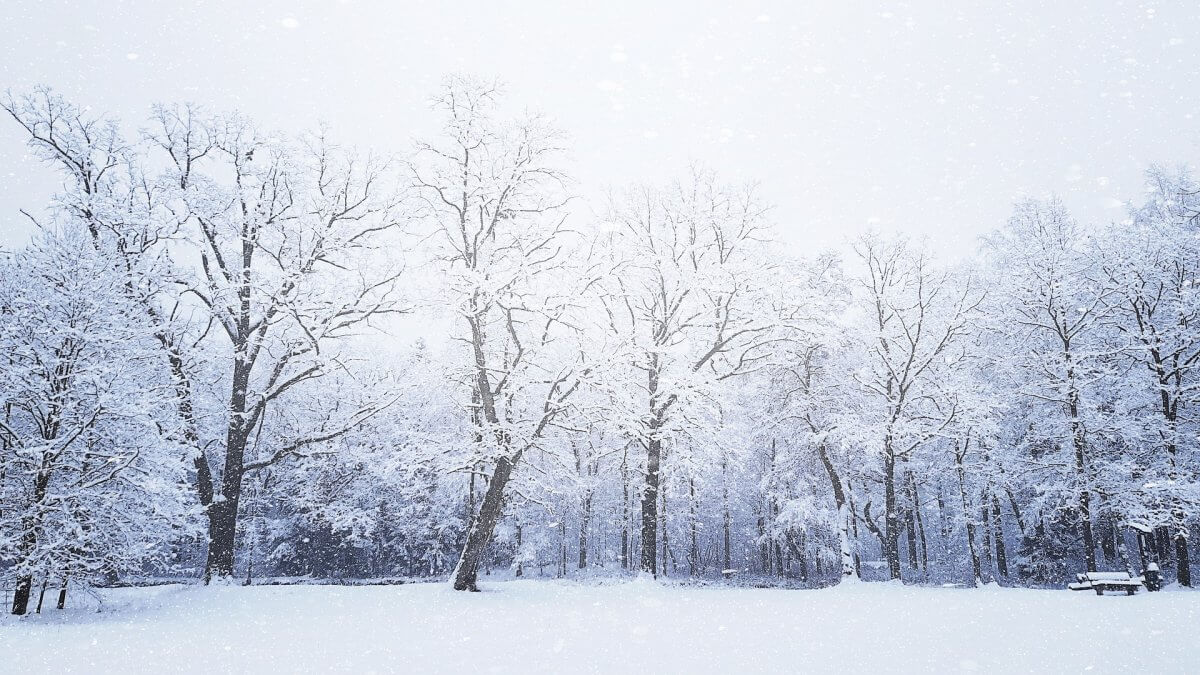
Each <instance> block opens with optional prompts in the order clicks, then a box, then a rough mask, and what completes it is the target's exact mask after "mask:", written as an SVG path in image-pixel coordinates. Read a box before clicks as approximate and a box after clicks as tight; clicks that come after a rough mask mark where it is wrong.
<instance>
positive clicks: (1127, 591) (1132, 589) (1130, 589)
mask: <svg viewBox="0 0 1200 675" xmlns="http://www.w3.org/2000/svg"><path fill="white" fill-rule="evenodd" d="M1135 591H1137V587H1136V586H1129V587H1127V588H1126V589H1125V595H1133V594H1134V592H1135Z"/></svg>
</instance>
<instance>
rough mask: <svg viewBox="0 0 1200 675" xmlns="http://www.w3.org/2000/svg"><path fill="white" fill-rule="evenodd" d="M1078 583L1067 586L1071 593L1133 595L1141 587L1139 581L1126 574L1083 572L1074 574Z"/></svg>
mask: <svg viewBox="0 0 1200 675" xmlns="http://www.w3.org/2000/svg"><path fill="white" fill-rule="evenodd" d="M1075 578H1076V579H1078V580H1079V581H1078V583H1074V584H1067V588H1069V589H1071V590H1073V591H1087V590H1093V591H1096V595H1104V591H1125V594H1126V595H1133V594H1134V593H1137V590H1138V589H1139V588H1141V587H1142V582H1141V580H1140V579H1134V578H1131V577H1130V576H1129V573H1128V572H1083V573H1082V574H1076V575H1075Z"/></svg>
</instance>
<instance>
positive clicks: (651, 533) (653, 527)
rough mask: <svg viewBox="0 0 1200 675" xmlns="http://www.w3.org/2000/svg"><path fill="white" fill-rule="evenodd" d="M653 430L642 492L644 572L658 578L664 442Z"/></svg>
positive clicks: (647, 449)
mask: <svg viewBox="0 0 1200 675" xmlns="http://www.w3.org/2000/svg"><path fill="white" fill-rule="evenodd" d="M656 431H657V430H651V432H650V433H651V435H650V441H649V442H648V443H647V444H646V446H647V447H646V485H645V488H644V489H643V491H642V560H641V563H642V566H641V570H642V572H646V573H649V574H650V575H651V576H655V577H657V576H658V472H659V463H660V462H661V461H662V441H661V440H659V438H658V437H657V433H656Z"/></svg>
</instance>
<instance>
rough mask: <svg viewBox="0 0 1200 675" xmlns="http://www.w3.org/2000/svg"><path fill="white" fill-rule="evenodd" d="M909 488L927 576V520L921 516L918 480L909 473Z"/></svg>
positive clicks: (923, 568) (922, 565)
mask: <svg viewBox="0 0 1200 675" xmlns="http://www.w3.org/2000/svg"><path fill="white" fill-rule="evenodd" d="M908 486H909V491H910V493H911V495H910V497H911V499H912V505H913V516H914V517H915V518H916V521H917V534H918V535H919V538H920V542H921V569H922V570H924V574H925V576H928V575H929V543H928V541H927V540H926V538H925V519H924V518H923V517H922V516H921V495H920V493H919V492H917V478H916V476H914V475H913V473H912V472H911V471H909V472H908Z"/></svg>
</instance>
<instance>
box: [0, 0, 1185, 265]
mask: <svg viewBox="0 0 1200 675" xmlns="http://www.w3.org/2000/svg"><path fill="white" fill-rule="evenodd" d="M952 4H954V3H947V2H941V1H928V2H927V1H920V2H911V3H878V4H877V3H866V2H814V3H808V2H794V1H793V2H781V3H766V2H764V3H754V2H738V3H729V4H728V5H726V4H715V3H703V2H701V3H697V2H682V1H679V2H670V3H667V2H660V3H648V2H605V3H574V2H546V3H535V2H520V3H518V2H453V3H451V2H428V3H424V2H420V3H404V2H395V3H383V2H380V3H371V2H361V1H356V0H349V1H344V2H337V1H327V2H227V1H222V0H217V1H207V2H196V3H194V4H193V5H191V6H186V7H185V6H183V5H184V3H175V2H140V1H138V2H128V1H127V2H118V1H113V0H109V1H107V2H94V3H91V2H81V3H77V4H73V3H64V2H49V1H48V2H34V1H32V0H5V1H4V2H2V3H0V86H3V87H11V88H12V89H13V90H14V91H15V92H21V91H25V90H27V89H29V88H30V87H32V86H33V85H35V84H38V83H44V84H49V85H51V86H53V87H55V88H56V89H57V90H58V91H59V92H60V93H62V94H64V95H66V96H68V97H69V98H71V99H73V100H75V101H76V102H78V103H80V104H85V105H91V106H92V107H93V108H95V109H97V110H103V111H106V112H110V113H112V114H114V115H117V116H119V117H121V118H123V119H124V120H126V121H127V122H128V123H130V125H131V127H134V126H136V125H138V124H141V122H142V120H143V119H144V118H145V116H146V114H147V112H148V109H149V106H150V105H151V104H152V103H153V102H156V101H179V100H190V101H195V102H199V103H202V104H205V105H207V106H210V107H214V108H220V109H228V108H236V109H239V110H241V111H243V112H245V113H248V114H250V115H252V116H254V117H256V118H257V119H258V120H259V121H260V122H261V123H262V124H263V125H265V126H270V127H275V128H280V129H284V130H297V129H299V128H302V127H306V126H310V125H312V124H313V123H314V122H315V121H317V120H324V121H327V122H329V123H330V124H331V125H332V126H333V129H334V132H335V135H336V136H339V137H341V138H343V139H345V140H346V141H348V142H351V143H354V144H358V145H360V146H370V147H373V148H378V149H381V150H389V151H390V150H397V151H402V150H405V149H407V148H408V147H409V144H410V141H411V139H412V137H413V135H414V133H419V132H422V131H425V132H427V131H429V130H430V129H431V127H432V124H431V118H430V115H429V113H428V112H427V111H426V109H425V105H424V102H425V99H426V98H427V96H428V95H429V94H430V93H432V92H433V91H434V89H435V88H436V86H437V83H438V82H439V80H440V79H441V77H442V76H443V74H445V73H447V72H450V71H465V72H471V73H475V74H479V75H484V76H499V77H501V78H503V79H504V80H505V81H507V82H508V84H509V87H508V88H509V93H510V98H511V100H512V101H514V102H517V103H520V104H522V105H524V104H528V105H530V106H532V107H536V108H540V109H541V110H543V111H545V112H547V113H549V114H550V115H552V116H554V117H555V118H556V119H557V121H558V124H559V125H560V126H561V127H563V128H564V129H565V130H566V131H567V132H569V133H570V134H571V136H572V137H573V139H574V149H575V159H574V174H575V175H576V176H577V177H578V179H579V180H580V181H581V185H582V189H583V190H584V191H585V194H595V193H597V192H599V191H600V189H601V188H602V187H604V186H605V185H609V184H618V185H619V184H624V183H627V182H630V181H635V180H663V179H666V178H669V177H671V176H672V175H676V174H679V173H681V172H682V171H683V170H685V169H686V167H687V165H688V164H689V162H691V161H693V160H694V161H699V162H703V163H705V164H707V165H709V166H711V167H714V168H717V169H718V170H720V171H721V172H723V173H724V174H725V175H727V176H729V177H731V178H736V179H739V180H740V179H758V180H760V181H762V183H763V187H764V190H765V194H766V196H767V198H768V199H769V200H770V201H772V202H773V203H775V204H777V205H778V209H777V210H776V212H775V217H776V221H777V222H778V225H779V229H780V232H781V237H782V239H783V240H784V241H785V242H786V243H787V244H788V245H789V246H791V247H793V248H794V250H795V251H796V252H797V253H801V254H803V253H806V252H809V251H811V250H812V249H813V248H816V247H824V246H830V245H838V244H839V243H841V242H843V241H844V240H845V239H846V238H847V237H848V236H850V235H853V234H854V233H857V232H860V231H862V230H863V229H865V228H867V227H872V226H874V227H878V228H880V229H883V230H885V231H886V230H893V229H896V230H903V231H907V232H911V233H914V234H917V235H928V236H929V237H930V239H931V242H932V243H933V245H934V246H935V248H938V249H940V250H942V251H944V252H947V253H949V254H951V255H956V254H961V253H964V252H967V251H969V250H972V249H973V247H974V242H975V237H976V236H977V235H978V234H980V233H983V232H985V231H988V230H990V229H992V228H994V227H996V226H997V225H999V224H1000V223H1002V222H1003V220H1004V219H1005V218H1006V217H1007V215H1008V212H1009V208H1010V205H1011V203H1012V202H1013V201H1014V200H1015V199H1017V198H1019V197H1020V196H1022V195H1026V194H1033V195H1042V194H1045V193H1048V192H1057V193H1059V194H1060V195H1061V196H1062V197H1063V198H1064V200H1065V201H1066V202H1067V204H1068V206H1070V207H1071V208H1072V209H1073V211H1074V212H1075V213H1076V215H1077V216H1078V217H1080V219H1081V220H1085V221H1096V220H1110V219H1119V218H1120V217H1121V211H1120V208H1118V204H1119V201H1120V200H1124V199H1130V198H1134V197H1136V196H1137V194H1138V192H1139V191H1140V186H1141V172H1142V171H1143V169H1144V168H1145V167H1146V165H1147V164H1149V163H1150V162H1161V163H1167V164H1174V163H1180V162H1186V161H1190V160H1196V159H1197V157H1200V153H1198V152H1197V150H1198V149H1200V126H1198V124H1197V118H1196V116H1197V115H1200V3H1197V2H1195V0H1192V1H1187V0H1183V1H1180V2H1115V1H1109V2H1099V1H1097V2H1079V3H1075V2H1065V1H1064V2H1022V1H1021V0H1013V1H1012V2H1003V3H1000V2H986V3H976V2H972V3H969V4H970V5H971V6H970V7H965V6H964V7H962V8H960V9H950V7H951V5H952ZM963 4H964V5H965V4H967V3H963ZM18 132H19V128H18V127H17V126H16V125H15V123H13V122H11V121H9V120H7V119H5V120H0V246H12V245H16V244H19V243H20V242H21V241H23V240H24V239H25V238H26V237H27V236H28V233H29V227H28V226H27V225H26V224H25V223H24V222H22V220H23V218H22V217H21V216H19V215H18V214H17V209H18V208H21V207H25V208H32V209H37V208H39V207H40V205H41V204H43V203H44V202H45V201H46V198H47V196H48V195H49V194H50V192H51V191H52V190H53V189H54V187H55V181H54V180H53V177H52V175H51V174H50V173H49V172H48V171H47V170H45V169H43V168H40V167H39V166H38V165H37V163H36V162H34V161H33V160H32V159H31V158H29V157H28V156H27V155H26V152H25V150H24V147H23V144H22V140H23V139H22V137H21V134H20V133H18Z"/></svg>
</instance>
